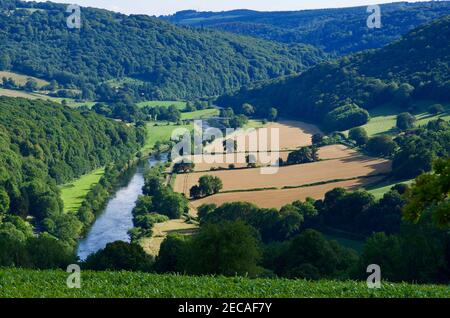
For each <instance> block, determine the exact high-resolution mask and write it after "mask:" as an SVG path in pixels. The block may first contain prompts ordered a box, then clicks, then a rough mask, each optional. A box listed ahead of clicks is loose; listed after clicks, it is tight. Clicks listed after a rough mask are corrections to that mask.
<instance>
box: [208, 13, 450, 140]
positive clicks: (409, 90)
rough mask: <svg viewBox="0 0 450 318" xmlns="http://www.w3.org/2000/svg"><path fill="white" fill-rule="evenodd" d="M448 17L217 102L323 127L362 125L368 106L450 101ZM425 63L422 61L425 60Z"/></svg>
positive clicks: (244, 89) (246, 88)
mask: <svg viewBox="0 0 450 318" xmlns="http://www.w3.org/2000/svg"><path fill="white" fill-rule="evenodd" d="M449 36H450V18H449V17H443V18H441V19H438V20H436V21H433V22H432V23H430V24H427V25H424V26H421V27H418V28H416V29H414V30H413V31H411V32H410V33H408V34H407V35H405V36H404V37H403V38H402V39H401V40H399V41H396V42H394V43H392V44H390V45H387V46H385V47H384V48H381V49H378V50H371V51H364V52H361V53H357V54H353V55H349V56H346V57H343V58H341V59H339V60H335V61H331V62H325V63H321V64H319V65H316V66H313V67H311V68H310V69H308V70H306V71H305V72H303V73H302V74H300V75H298V76H286V77H283V78H279V79H277V80H273V81H269V82H259V83H255V84H254V85H252V86H249V87H244V88H242V89H241V90H240V91H239V92H236V93H233V94H228V95H223V96H221V97H219V98H218V100H217V104H218V105H219V106H222V107H232V108H233V109H235V110H239V109H240V108H241V107H242V105H243V104H244V103H250V104H251V105H253V107H254V111H255V115H256V116H258V117H261V118H266V114H267V112H268V110H269V109H270V108H272V107H275V108H277V109H278V111H279V112H280V115H282V116H285V117H296V118H303V119H308V120H310V121H313V122H316V123H319V124H321V125H322V127H323V129H324V130H325V131H330V132H331V131H335V130H346V129H349V128H352V127H356V126H360V125H363V124H365V123H366V122H367V121H368V120H369V114H368V113H367V110H370V109H372V108H374V107H376V106H378V105H381V104H385V103H390V104H391V105H393V107H396V108H400V109H404V111H409V109H410V107H411V102H412V101H414V100H420V99H432V100H437V101H449V94H448V91H449V90H450V75H449V72H447V70H448V68H449V65H448V63H449V62H448V61H449V60H450V51H449V48H448V46H445V45H442V43H448V41H449ZM425 60H426V61H427V63H423V61H425Z"/></svg>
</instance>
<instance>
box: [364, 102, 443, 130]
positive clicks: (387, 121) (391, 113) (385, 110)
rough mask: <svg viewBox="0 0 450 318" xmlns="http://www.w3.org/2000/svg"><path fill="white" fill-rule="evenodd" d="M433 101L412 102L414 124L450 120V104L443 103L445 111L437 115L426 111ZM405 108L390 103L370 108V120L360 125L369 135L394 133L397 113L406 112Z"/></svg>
mask: <svg viewBox="0 0 450 318" xmlns="http://www.w3.org/2000/svg"><path fill="white" fill-rule="evenodd" d="M436 103H437V102H434V101H419V102H415V103H413V106H414V107H416V108H417V111H416V112H413V115H415V116H416V118H417V122H416V126H420V125H426V124H427V123H428V122H429V121H431V120H435V119H438V118H442V119H445V120H450V105H449V104H443V105H444V107H445V108H446V112H445V113H443V114H439V115H431V114H429V113H428V112H427V108H428V107H429V106H430V105H433V104H436ZM441 104H442V103H441ZM406 111H407V110H406V109H402V108H399V107H396V106H393V105H391V104H385V105H382V106H379V107H376V108H374V109H371V110H370V116H371V119H370V121H369V122H368V123H367V124H365V125H364V126H362V127H363V128H365V129H366V131H367V133H368V134H369V136H375V135H380V134H396V133H397V132H398V131H397V129H396V121H397V115H398V114H399V113H402V112H406Z"/></svg>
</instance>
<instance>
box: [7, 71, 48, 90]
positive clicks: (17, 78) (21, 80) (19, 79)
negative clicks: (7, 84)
mask: <svg viewBox="0 0 450 318" xmlns="http://www.w3.org/2000/svg"><path fill="white" fill-rule="evenodd" d="M3 77H6V78H12V79H13V80H14V82H16V84H18V85H20V86H24V85H25V84H26V83H27V82H28V81H29V80H34V81H35V82H36V83H37V86H38V88H39V89H40V88H42V87H43V86H46V85H48V84H50V83H49V82H47V81H46V80H43V79H40V78H37V77H33V76H28V75H23V74H19V73H14V72H7V71H0V79H2V78H3Z"/></svg>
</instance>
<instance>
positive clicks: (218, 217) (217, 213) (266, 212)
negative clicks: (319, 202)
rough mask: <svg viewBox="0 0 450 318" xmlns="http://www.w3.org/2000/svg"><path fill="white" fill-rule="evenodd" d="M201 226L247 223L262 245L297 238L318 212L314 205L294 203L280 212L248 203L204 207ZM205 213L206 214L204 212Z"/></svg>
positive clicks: (307, 202)
mask: <svg viewBox="0 0 450 318" xmlns="http://www.w3.org/2000/svg"><path fill="white" fill-rule="evenodd" d="M204 209H206V210H207V213H202V217H201V218H200V221H201V224H206V223H220V222H221V221H238V220H242V221H245V222H246V223H247V224H249V225H251V226H252V227H254V228H255V229H256V230H257V231H258V232H259V235H260V236H261V239H262V241H263V242H265V243H267V242H271V241H278V240H285V239H288V238H290V237H292V236H293V235H295V234H297V233H298V232H299V231H300V229H301V228H302V225H303V222H304V221H305V220H306V221H309V219H310V218H311V217H313V216H314V215H315V213H316V212H317V211H316V209H315V207H314V206H313V205H312V204H311V202H309V201H306V202H305V203H302V202H300V201H297V202H294V203H293V204H292V205H289V206H287V207H285V208H283V209H281V210H280V211H277V210H276V209H262V208H258V207H257V206H256V205H254V204H251V203H248V202H232V203H225V204H223V205H221V206H220V207H218V208H215V207H214V206H209V207H203V208H202V211H203V210H204ZM203 212H204V211H203Z"/></svg>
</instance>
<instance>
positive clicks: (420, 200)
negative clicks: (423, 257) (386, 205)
mask: <svg viewBox="0 0 450 318" xmlns="http://www.w3.org/2000/svg"><path fill="white" fill-rule="evenodd" d="M406 197H407V200H408V203H407V205H406V206H405V208H404V216H405V218H407V219H408V220H411V221H414V222H417V221H419V220H420V218H423V217H424V215H426V214H430V215H431V216H432V218H433V221H434V222H435V224H436V225H437V226H439V227H442V228H448V227H449V226H450V159H448V158H447V159H441V160H437V161H436V162H435V164H434V173H428V174H423V175H421V176H419V177H417V178H416V180H415V182H414V183H413V185H412V187H411V189H410V191H408V192H407V195H406Z"/></svg>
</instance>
